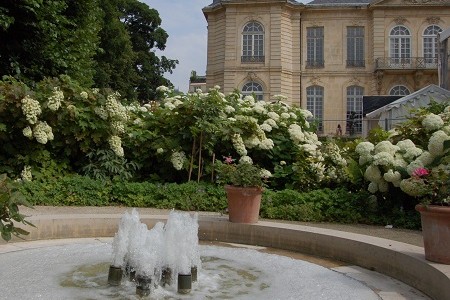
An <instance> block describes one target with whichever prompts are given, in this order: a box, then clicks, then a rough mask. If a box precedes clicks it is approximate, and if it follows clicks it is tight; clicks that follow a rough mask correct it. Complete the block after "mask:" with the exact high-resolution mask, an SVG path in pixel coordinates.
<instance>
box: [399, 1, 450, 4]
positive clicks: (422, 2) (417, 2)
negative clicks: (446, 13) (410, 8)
mask: <svg viewBox="0 0 450 300" xmlns="http://www.w3.org/2000/svg"><path fill="white" fill-rule="evenodd" d="M447 1H448V0H403V3H407V4H424V3H437V4H439V3H446V2H447Z"/></svg>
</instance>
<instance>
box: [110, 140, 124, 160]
mask: <svg viewBox="0 0 450 300" xmlns="http://www.w3.org/2000/svg"><path fill="white" fill-rule="evenodd" d="M108 143H109V147H110V148H111V150H112V151H113V152H114V153H115V154H116V155H117V156H120V157H123V156H124V151H123V148H122V140H121V139H120V137H118V136H117V135H112V136H110V137H109V140H108Z"/></svg>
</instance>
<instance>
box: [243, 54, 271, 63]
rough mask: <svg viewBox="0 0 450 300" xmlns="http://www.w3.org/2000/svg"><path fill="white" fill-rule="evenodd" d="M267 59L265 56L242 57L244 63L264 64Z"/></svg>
mask: <svg viewBox="0 0 450 300" xmlns="http://www.w3.org/2000/svg"><path fill="white" fill-rule="evenodd" d="M265 59H266V57H265V56H264V55H263V56H244V55H243V56H241V62H243V63H263V62H264V61H265Z"/></svg>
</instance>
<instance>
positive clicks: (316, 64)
mask: <svg viewBox="0 0 450 300" xmlns="http://www.w3.org/2000/svg"><path fill="white" fill-rule="evenodd" d="M306 48H307V49H306V67H307V68H323V66H324V61H323V27H308V28H306Z"/></svg>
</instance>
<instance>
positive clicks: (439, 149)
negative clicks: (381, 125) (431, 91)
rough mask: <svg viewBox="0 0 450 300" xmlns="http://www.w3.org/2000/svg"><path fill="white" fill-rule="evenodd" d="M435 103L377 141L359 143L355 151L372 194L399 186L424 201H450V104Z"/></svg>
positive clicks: (436, 202)
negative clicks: (387, 137) (440, 104)
mask: <svg viewBox="0 0 450 300" xmlns="http://www.w3.org/2000/svg"><path fill="white" fill-rule="evenodd" d="M438 111H439V105H437V104H433V105H431V106H430V108H428V109H421V110H418V111H416V112H415V113H414V115H413V117H411V118H410V119H409V120H408V121H407V122H405V123H403V124H401V125H399V126H397V127H396V128H394V129H393V130H392V131H391V132H390V137H389V139H388V140H385V141H381V142H379V143H377V144H375V145H374V144H372V143H370V142H361V143H359V144H358V145H357V146H356V148H355V151H356V152H357V153H358V155H359V164H360V165H361V166H362V167H363V170H364V178H365V179H366V180H367V181H368V182H369V185H368V190H369V191H370V192H371V193H377V192H382V193H386V192H388V191H389V190H390V189H393V188H399V189H400V190H401V191H403V192H404V193H406V194H407V195H409V196H413V197H417V199H419V201H420V202H423V203H433V204H443V203H449V202H450V193H449V190H448V186H449V184H450V175H449V174H450V172H449V171H450V169H449V167H448V165H449V162H450V155H449V153H450V106H448V105H442V106H441V107H440V113H439V112H438Z"/></svg>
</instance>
